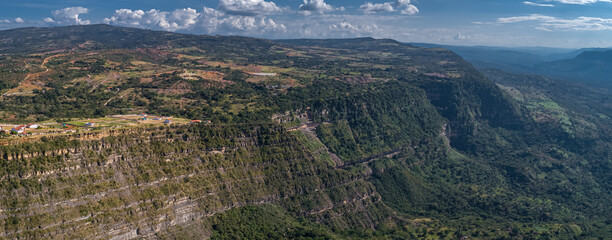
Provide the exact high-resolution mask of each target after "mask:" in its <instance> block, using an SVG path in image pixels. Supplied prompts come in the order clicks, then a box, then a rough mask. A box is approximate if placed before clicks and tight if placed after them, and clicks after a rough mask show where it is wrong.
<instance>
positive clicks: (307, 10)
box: [299, 0, 344, 15]
mask: <svg viewBox="0 0 612 240" xmlns="http://www.w3.org/2000/svg"><path fill="white" fill-rule="evenodd" d="M336 10H339V11H344V7H339V8H334V7H333V6H331V5H329V4H327V3H325V1H324V0H304V4H301V5H300V8H299V12H300V14H302V15H311V14H313V13H318V14H323V13H325V12H331V11H336Z"/></svg>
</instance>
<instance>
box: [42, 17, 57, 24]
mask: <svg viewBox="0 0 612 240" xmlns="http://www.w3.org/2000/svg"><path fill="white" fill-rule="evenodd" d="M43 22H46V23H55V20H53V18H50V17H46V18H43Z"/></svg>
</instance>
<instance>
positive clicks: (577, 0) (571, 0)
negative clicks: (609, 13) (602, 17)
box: [549, 0, 612, 5]
mask: <svg viewBox="0 0 612 240" xmlns="http://www.w3.org/2000/svg"><path fill="white" fill-rule="evenodd" d="M550 1H554V2H559V3H563V4H575V5H586V4H593V3H598V2H608V3H609V2H612V0H549V2H550Z"/></svg>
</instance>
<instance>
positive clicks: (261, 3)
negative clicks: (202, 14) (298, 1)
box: [219, 0, 283, 16]
mask: <svg viewBox="0 0 612 240" xmlns="http://www.w3.org/2000/svg"><path fill="white" fill-rule="evenodd" d="M219 10H221V11H223V12H225V13H228V14H232V15H241V16H256V15H270V14H275V13H280V12H282V11H283V9H282V8H280V7H279V6H276V4H275V3H274V2H266V1H265V0H219Z"/></svg>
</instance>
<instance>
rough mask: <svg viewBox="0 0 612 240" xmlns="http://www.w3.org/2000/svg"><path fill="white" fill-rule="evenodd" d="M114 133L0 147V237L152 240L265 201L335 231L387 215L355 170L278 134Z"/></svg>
mask: <svg viewBox="0 0 612 240" xmlns="http://www.w3.org/2000/svg"><path fill="white" fill-rule="evenodd" d="M117 131H119V130H113V131H109V132H99V133H96V134H85V135H75V136H73V137H62V138H48V139H42V140H40V141H39V142H37V143H36V144H35V145H33V144H32V145H30V144H31V143H21V144H17V145H11V146H4V147H3V148H2V159H1V160H0V165H1V166H2V168H1V169H2V173H1V176H2V178H1V179H0V187H1V188H0V191H1V192H0V195H2V199H1V200H0V238H9V239H12V238H22V237H26V238H50V237H53V238H89V239H95V238H100V239H109V238H110V239H131V238H142V237H145V238H146V237H154V236H156V234H157V233H159V232H163V231H165V229H167V228H169V227H172V226H175V225H184V224H190V223H193V222H198V221H200V222H201V221H206V219H207V218H209V217H211V216H213V215H215V214H216V213H220V212H225V211H227V210H230V209H232V208H236V207H240V206H246V205H257V204H266V203H274V204H279V205H282V206H285V207H286V208H287V209H290V210H291V211H294V212H295V213H296V214H298V215H302V216H305V217H308V218H311V219H313V220H316V221H319V222H326V223H329V224H333V225H334V226H337V227H339V228H344V227H348V226H355V225H356V224H357V225H361V226H364V227H368V228H372V227H374V226H375V225H376V224H379V223H380V222H381V221H386V220H384V219H385V218H387V217H388V216H383V214H380V215H372V214H371V213H369V212H371V211H368V210H371V209H380V211H388V212H389V211H390V210H388V209H387V208H386V207H385V206H384V205H383V204H382V203H381V202H380V196H379V195H378V193H377V192H376V191H375V188H374V187H373V185H372V184H370V183H368V182H367V181H365V180H364V177H365V175H364V174H363V172H359V171H348V170H343V169H334V168H333V167H331V166H330V165H329V164H327V163H325V162H318V161H320V160H317V159H316V158H313V156H312V155H311V153H309V152H308V151H307V150H306V149H305V148H304V146H303V145H302V144H301V143H300V142H299V141H297V139H296V138H295V137H294V136H293V135H290V134H287V130H286V129H284V128H281V127H275V126H273V125H270V126H253V125H251V126H246V125H244V126H242V125H236V126H224V127H214V126H197V125H192V126H176V127H155V128H143V129H138V130H125V131H120V132H117ZM17 149H19V151H17ZM378 212H379V211H378ZM345 213H346V214H345Z"/></svg>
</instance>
